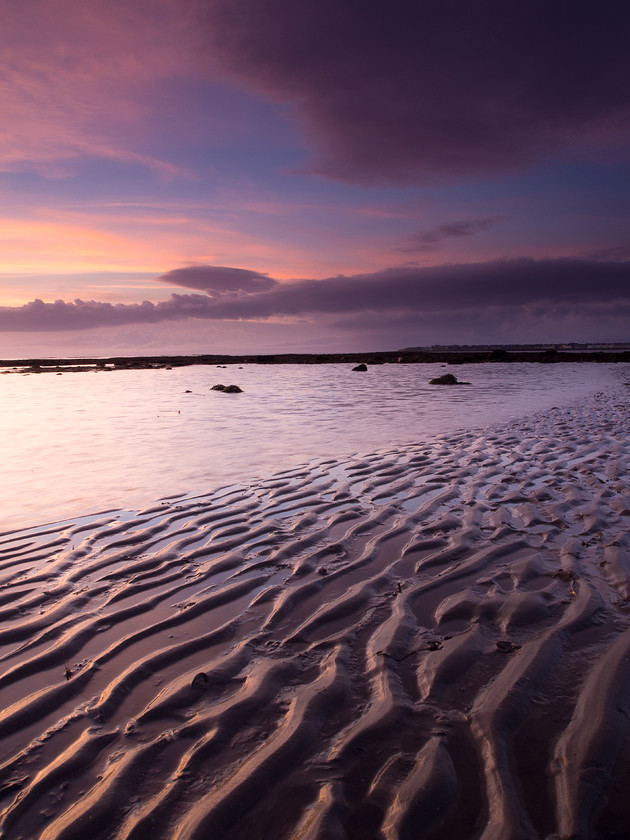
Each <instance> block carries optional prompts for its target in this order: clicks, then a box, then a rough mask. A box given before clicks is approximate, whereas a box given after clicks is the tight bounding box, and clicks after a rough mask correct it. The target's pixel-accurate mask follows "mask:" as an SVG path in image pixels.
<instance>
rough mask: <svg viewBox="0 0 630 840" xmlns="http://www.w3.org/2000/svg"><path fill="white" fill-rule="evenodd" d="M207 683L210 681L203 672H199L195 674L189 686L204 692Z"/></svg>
mask: <svg viewBox="0 0 630 840" xmlns="http://www.w3.org/2000/svg"><path fill="white" fill-rule="evenodd" d="M209 682H210V680H209V679H208V675H207V674H204V672H203V671H200V672H199V673H198V674H195V678H194V679H193V681H192V683H191V684H190V687H191V688H200V689H202V690H205V689H206V688H208V684H209Z"/></svg>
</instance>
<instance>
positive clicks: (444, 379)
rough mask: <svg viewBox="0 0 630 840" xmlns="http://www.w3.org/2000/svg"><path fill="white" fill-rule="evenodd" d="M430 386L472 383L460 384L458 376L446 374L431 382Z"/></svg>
mask: <svg viewBox="0 0 630 840" xmlns="http://www.w3.org/2000/svg"><path fill="white" fill-rule="evenodd" d="M429 385H470V382H459V380H458V379H457V377H456V376H453V374H452V373H445V374H444V376H438V377H436V378H435V379H431V380H430V381H429Z"/></svg>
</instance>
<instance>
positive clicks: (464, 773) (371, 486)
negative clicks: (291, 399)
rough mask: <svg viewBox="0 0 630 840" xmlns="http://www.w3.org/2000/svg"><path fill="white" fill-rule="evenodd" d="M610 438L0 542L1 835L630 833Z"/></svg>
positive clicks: (625, 642)
mask: <svg viewBox="0 0 630 840" xmlns="http://www.w3.org/2000/svg"><path fill="white" fill-rule="evenodd" d="M629 425H630V410H629V407H628V402H627V397H625V396H618V395H614V396H611V395H601V396H598V397H594V398H592V399H591V400H590V401H588V402H585V403H584V404H582V405H579V406H575V407H573V408H568V409H561V410H558V409H556V410H554V411H551V412H547V413H546V414H541V415H538V416H536V417H533V418H529V419H526V420H522V421H519V422H516V423H512V424H511V425H509V426H506V427H503V428H501V429H494V430H492V432H490V433H487V434H480V433H479V432H465V433H457V434H456V435H450V436H444V437H439V438H436V439H434V440H432V441H431V442H427V441H424V442H423V443H422V445H417V446H414V445H408V446H406V447H405V448H404V449H398V450H392V451H390V452H387V453H379V454H375V455H366V456H365V457H363V458H362V459H355V460H352V459H351V460H348V461H339V462H337V461H334V459H328V460H326V461H322V462H320V463H316V464H314V465H311V466H310V467H309V468H308V469H307V468H301V469H299V470H293V471H291V470H289V471H286V472H284V473H282V474H280V475H278V476H275V477H273V478H271V479H269V480H267V481H264V480H261V481H258V482H254V483H252V484H251V486H248V487H241V488H238V487H237V488H235V487H232V488H228V489H224V490H218V491H216V492H214V493H208V494H207V495H205V496H198V497H195V498H190V499H187V498H179V499H178V500H177V504H176V505H172V506H170V507H169V506H165V505H159V506H155V507H154V508H152V509H149V510H147V511H144V512H143V513H140V514H138V515H137V516H135V517H133V516H124V517H119V516H118V515H117V514H110V515H105V516H104V517H103V518H102V519H100V520H99V521H96V522H94V521H92V520H90V519H86V520H85V521H83V522H82V521H78V522H77V523H76V525H74V526H64V528H63V529H62V530H59V531H55V530H54V529H51V527H50V526H48V527H44V528H39V529H38V528H32V529H28V530H24V531H18V532H13V533H11V534H5V535H3V536H1V537H0V595H1V596H2V598H1V599H0V661H1V662H2V669H1V670H0V702H1V706H0V708H1V709H2V711H1V712H0V742H1V746H2V759H1V762H2V763H1V764H0V804H1V807H2V811H1V814H0V836H2V838H3V840H18V839H19V838H27V837H28V838H31V837H32V838H35V837H37V838H39V840H79V838H81V840H83V838H85V837H93V838H94V840H99V838H103V839H105V838H107V840H109V838H112V840H114V838H116V840H139V838H148V837H150V838H152V840H205V838H208V837H221V838H224V840H245V839H247V840H249V839H250V838H252V837H269V838H274V840H276V838H277V839H278V840H318V839H319V840H329V839H330V838H348V839H349V840H402V838H419V839H420V838H422V839H424V838H427V840H477V839H478V838H483V840H508V838H526V840H539V838H547V837H550V836H555V837H559V838H578V837H579V838H589V840H605V838H610V837H623V836H627V829H628V825H630V805H629V804H628V797H627V773H626V768H627V767H628V765H629V763H630V741H629V739H628V733H629V721H630V629H629V628H628V603H629V598H630V575H629V571H628V562H627V558H628V549H629V547H630V537H629V535H628V530H629V525H630V490H629V488H628V481H627V476H628V474H630V442H629V440H628V436H627V428H628V426H629ZM436 477H437V478H439V481H436Z"/></svg>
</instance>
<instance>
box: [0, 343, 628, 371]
mask: <svg viewBox="0 0 630 840" xmlns="http://www.w3.org/2000/svg"><path fill="white" fill-rule="evenodd" d="M486 362H487V363H495V364H496V363H506V362H507V363H509V362H532V363H542V364H557V363H562V362H608V363H610V362H612V363H615V362H630V350H627V349H620V350H610V349H606V350H504V349H496V348H495V349H489V350H465V349H461V350H393V351H387V352H382V353H378V352H372V353H271V354H257V353H247V354H243V355H239V356H230V355H226V354H219V353H213V354H204V355H198V356H172V355H164V356H157V355H154V356H110V357H101V358H87V357H84V358H63V357H59V358H50V359H49V358H35V357H33V358H29V359H0V369H2V368H4V370H2V372H3V373H10V372H15V373H25V372H28V373H50V372H52V373H60V372H61V373H63V372H82V371H89V370H142V369H160V368H161V369H164V368H174V367H187V366H190V365H214V366H216V365H244V364H261V365H317V364H346V365H349V364H352V365H356V364H365V365H368V366H369V365H382V364H431V363H434V364H440V363H441V364H451V365H462V364H480V363H486Z"/></svg>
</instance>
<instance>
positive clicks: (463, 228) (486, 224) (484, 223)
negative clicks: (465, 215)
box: [398, 216, 505, 253]
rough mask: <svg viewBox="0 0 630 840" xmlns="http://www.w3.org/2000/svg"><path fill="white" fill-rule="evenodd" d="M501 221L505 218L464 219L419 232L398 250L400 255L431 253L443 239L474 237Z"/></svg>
mask: <svg viewBox="0 0 630 840" xmlns="http://www.w3.org/2000/svg"><path fill="white" fill-rule="evenodd" d="M503 219H505V216H491V217H490V218H487V219H465V220H463V221H460V222H447V223H445V224H443V225H437V226H436V227H433V228H430V229H429V230H426V231H419V232H418V233H416V234H414V235H413V236H410V237H408V239H407V242H408V244H407V245H405V246H403V247H402V248H399V249H398V250H399V251H400V252H402V253H410V252H411V253H413V252H417V251H433V250H435V246H436V245H437V243H438V242H441V241H442V240H443V239H458V238H459V237H462V236H474V235H475V234H476V233H483V231H485V230H488V229H489V228H491V227H493V226H494V225H495V224H497V222H500V221H503Z"/></svg>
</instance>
